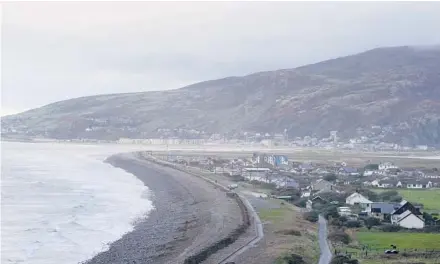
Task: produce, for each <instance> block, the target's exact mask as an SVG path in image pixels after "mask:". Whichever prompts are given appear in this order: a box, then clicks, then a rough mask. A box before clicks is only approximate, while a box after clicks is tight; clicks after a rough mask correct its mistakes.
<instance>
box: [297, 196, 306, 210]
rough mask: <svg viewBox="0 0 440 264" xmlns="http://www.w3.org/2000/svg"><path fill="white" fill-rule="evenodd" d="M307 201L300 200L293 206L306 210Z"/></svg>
mask: <svg viewBox="0 0 440 264" xmlns="http://www.w3.org/2000/svg"><path fill="white" fill-rule="evenodd" d="M307 200H308V199H307V198H301V199H299V200H298V201H296V202H295V205H296V206H298V207H301V208H306V205H307Z"/></svg>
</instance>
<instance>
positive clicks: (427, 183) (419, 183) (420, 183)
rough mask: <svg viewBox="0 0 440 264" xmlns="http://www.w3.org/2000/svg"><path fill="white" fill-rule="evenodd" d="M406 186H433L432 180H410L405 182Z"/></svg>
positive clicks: (422, 187) (417, 187)
mask: <svg viewBox="0 0 440 264" xmlns="http://www.w3.org/2000/svg"><path fill="white" fill-rule="evenodd" d="M404 187H406V188H408V189H424V188H432V182H431V181H409V182H406V183H404Z"/></svg>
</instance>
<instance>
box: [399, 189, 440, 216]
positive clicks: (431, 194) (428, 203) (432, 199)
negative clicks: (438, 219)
mask: <svg viewBox="0 0 440 264" xmlns="http://www.w3.org/2000/svg"><path fill="white" fill-rule="evenodd" d="M399 194H400V195H402V197H403V198H404V199H406V200H408V201H410V202H417V203H422V204H423V205H424V209H425V210H428V211H440V189H432V190H399Z"/></svg>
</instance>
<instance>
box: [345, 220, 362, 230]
mask: <svg viewBox="0 0 440 264" xmlns="http://www.w3.org/2000/svg"><path fill="white" fill-rule="evenodd" d="M344 225H345V226H346V227H349V228H359V227H361V226H362V224H361V222H360V221H357V220H350V221H347V222H346V223H345V224H344Z"/></svg>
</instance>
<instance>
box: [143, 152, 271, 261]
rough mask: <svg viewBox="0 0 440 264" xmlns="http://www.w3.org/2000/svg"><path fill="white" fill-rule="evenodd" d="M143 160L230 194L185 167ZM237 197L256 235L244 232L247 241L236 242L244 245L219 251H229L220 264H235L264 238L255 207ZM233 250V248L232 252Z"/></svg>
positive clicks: (153, 159)
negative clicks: (181, 172) (175, 170)
mask: <svg viewBox="0 0 440 264" xmlns="http://www.w3.org/2000/svg"><path fill="white" fill-rule="evenodd" d="M143 158H148V159H150V161H153V162H155V163H158V164H162V165H166V166H171V167H173V168H174V169H177V170H180V171H183V172H186V173H188V174H191V175H194V176H196V177H199V178H201V179H203V180H205V181H207V182H209V183H211V184H213V185H215V186H217V187H219V188H220V189H222V190H224V191H225V192H230V190H229V189H228V188H227V187H226V186H224V185H222V184H220V183H218V182H216V181H213V180H212V179H209V178H206V177H205V176H203V175H200V174H198V173H195V172H192V171H189V170H186V169H185V168H184V167H181V166H178V165H176V164H174V163H170V162H167V161H164V160H161V159H157V158H155V157H154V156H151V155H148V156H143ZM236 195H237V202H238V203H239V205H240V204H243V205H244V206H245V208H244V210H243V213H244V214H245V217H244V218H248V220H249V222H250V225H249V228H252V229H254V232H255V233H254V234H255V235H253V236H252V237H249V236H244V233H246V230H244V231H245V232H243V239H246V241H236V242H242V243H235V241H234V242H232V243H231V244H230V245H228V246H227V248H222V249H219V250H218V251H223V250H225V251H226V249H228V250H227V252H225V255H226V256H224V257H223V258H222V260H221V261H220V262H218V263H219V264H226V263H234V259H235V258H236V257H237V256H239V255H240V254H242V253H244V252H246V250H248V249H250V248H252V247H254V246H255V245H256V244H257V243H258V242H259V241H260V240H261V239H262V238H263V237H264V232H263V225H262V223H261V220H260V217H259V216H258V214H257V212H256V211H255V209H254V208H253V206H252V205H251V204H250V202H249V201H248V200H247V199H246V198H245V197H244V195H241V194H239V193H236ZM244 221H246V220H245V219H244ZM243 242H244V243H243ZM235 244H238V245H235ZM234 246H237V247H236V248H233V247H234ZM231 248H233V249H232V251H231ZM213 253H216V254H218V252H213ZM197 263H198V262H197Z"/></svg>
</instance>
